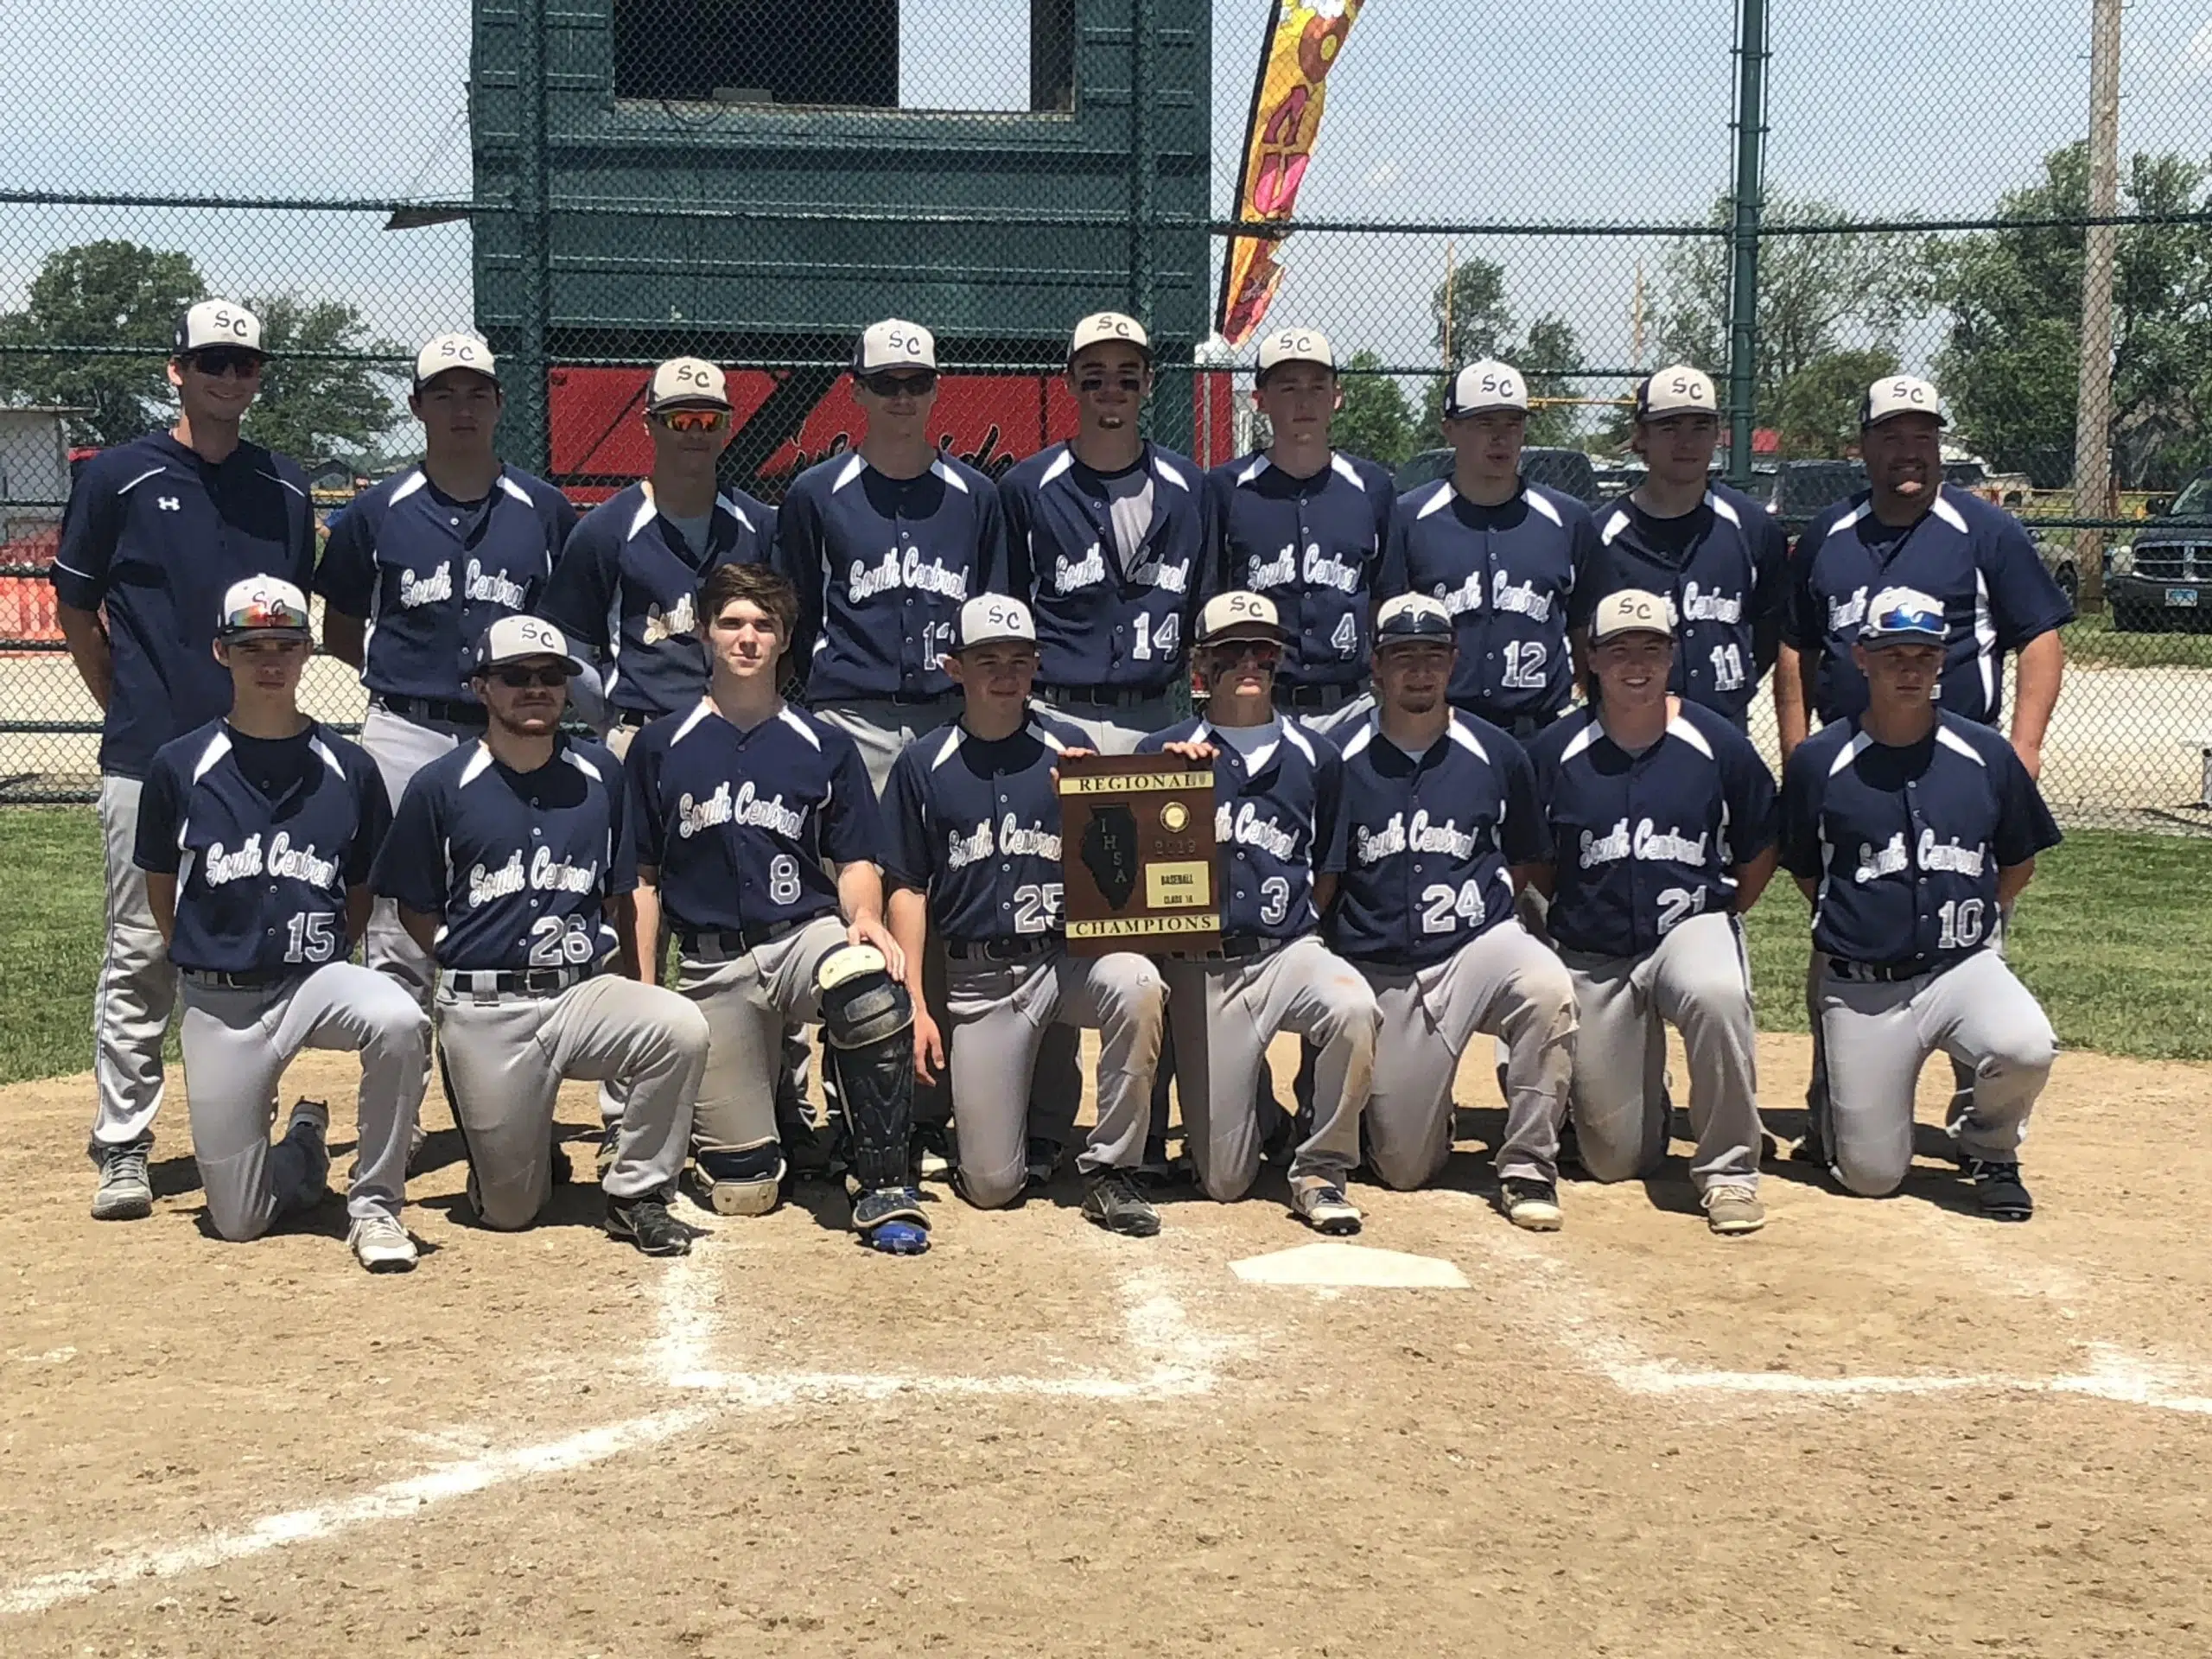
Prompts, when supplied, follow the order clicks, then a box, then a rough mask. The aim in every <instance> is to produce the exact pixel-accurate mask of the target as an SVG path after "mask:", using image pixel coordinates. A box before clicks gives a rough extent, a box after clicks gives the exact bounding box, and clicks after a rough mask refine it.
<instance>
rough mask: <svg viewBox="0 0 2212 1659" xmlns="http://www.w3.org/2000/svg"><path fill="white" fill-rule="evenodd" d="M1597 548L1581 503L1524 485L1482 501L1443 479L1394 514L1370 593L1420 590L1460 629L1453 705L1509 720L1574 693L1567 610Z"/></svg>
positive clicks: (1538, 713)
mask: <svg viewBox="0 0 2212 1659" xmlns="http://www.w3.org/2000/svg"><path fill="white" fill-rule="evenodd" d="M1597 545H1598V531H1597V526H1596V525H1594V524H1592V523H1591V521H1590V514H1589V512H1587V511H1586V509H1585V508H1584V506H1583V505H1582V504H1581V503H1580V501H1577V500H1575V499H1573V497H1572V496H1567V495H1562V494H1560V493H1559V492H1558V491H1557V490H1548V489H1546V488H1545V487H1544V486H1542V485H1541V484H1528V485H1524V486H1522V490H1521V493H1520V494H1518V495H1516V496H1515V497H1514V498H1513V499H1511V500H1510V501H1507V502H1506V503H1504V504H1503V505H1501V506H1495V507H1484V506H1478V505H1476V504H1475V503H1473V502H1472V501H1470V500H1468V499H1467V498H1466V497H1465V496H1463V495H1461V494H1460V493H1459V491H1458V490H1456V489H1454V488H1453V487H1452V480H1450V479H1448V478H1443V479H1439V480H1437V481H1436V482H1435V483H1433V484H1430V485H1427V486H1424V487H1423V488H1421V489H1418V490H1415V491H1414V492H1413V493H1411V494H1409V495H1407V496H1406V497H1404V498H1403V499H1401V500H1400V501H1399V503H1398V505H1397V510H1396V511H1395V512H1394V513H1393V514H1392V515H1391V520H1390V542H1389V548H1388V549H1387V550H1386V551H1385V552H1384V555H1383V576H1382V581H1381V583H1380V586H1379V588H1378V596H1379V597H1381V598H1383V599H1392V598H1395V597H1396V596H1397V595H1398V594H1428V595H1429V596H1430V597H1431V598H1433V599H1437V600H1440V601H1443V604H1444V607H1445V608H1446V610H1448V611H1450V612H1451V613H1452V620H1453V621H1454V622H1456V623H1457V624H1458V625H1459V663H1458V664H1457V665H1456V666H1455V667H1454V668H1453V669H1452V702H1455V703H1457V704H1458V705H1459V707H1460V708H1462V709H1472V710H1474V711H1476V712H1477V713H1479V714H1481V715H1484V717H1485V718H1486V719H1490V720H1492V721H1498V722H1500V723H1509V722H1510V721H1513V720H1516V719H1520V718H1529V717H1535V718H1542V717H1547V716H1549V715H1556V714H1557V713H1558V712H1559V711H1560V709H1564V708H1565V707H1566V706H1567V696H1568V694H1569V693H1570V692H1571V691H1573V681H1574V671H1573V663H1572V662H1571V660H1570V659H1569V658H1568V655H1567V607H1568V606H1569V604H1570V603H1572V601H1573V596H1574V590H1575V588H1576V587H1577V586H1578V585H1579V584H1580V582H1581V580H1582V572H1583V569H1584V568H1585V567H1586V566H1587V565H1588V563H1590V558H1591V556H1592V553H1593V552H1594V551H1595V550H1596V548H1597Z"/></svg>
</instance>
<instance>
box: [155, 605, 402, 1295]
mask: <svg viewBox="0 0 2212 1659" xmlns="http://www.w3.org/2000/svg"><path fill="white" fill-rule="evenodd" d="M314 649H315V641H314V639H313V638H312V636H311V634H310V633H309V631H308V601H307V596H306V595H305V594H302V593H301V592H300V590H299V589H298V588H296V587H294V586H293V585H292V584H291V583H290V582H283V581H280V580H278V579H277V578H276V577H273V576H255V577H250V578H248V579H247V580H246V581H245V582H237V583H234V584H233V585H232V587H231V588H230V590H229V591H228V592H227V593H226V594H224V595H223V604H222V611H221V621H220V622H219V625H218V627H217V632H216V645H215V655H216V657H217V658H218V660H219V661H220V662H221V663H222V664H223V666H224V667H225V668H226V669H227V670H228V671H229V673H230V678H231V683H232V700H231V712H230V715H229V717H228V718H227V719H222V720H213V721H208V722H207V725H205V726H203V727H201V728H200V729H199V730H198V731H196V732H190V733H188V734H186V735H184V736H182V737H181V738H178V739H177V740H176V741H174V742H172V743H168V744H166V745H164V746H163V747H162V748H161V749H160V751H159V752H157V753H156V754H155V756H154V760H153V764H152V766H149V768H148V770H147V773H146V787H145V791H144V792H143V795H141V797H140V798H139V803H138V826H137V864H138V868H140V869H142V870H143V871H144V872H145V875H146V891H147V895H148V898H149V901H150V903H151V905H152V907H153V912H154V922H155V925H156V926H158V927H159V928H160V929H161V931H162V938H163V939H164V940H165V941H167V942H168V955H169V960H170V961H171V962H172V963H175V965H176V967H177V968H178V969H181V972H182V975H183V979H184V1020H183V1027H184V1029H183V1042H184V1076H185V1085H186V1090H185V1091H186V1095H187V1097H188V1103H189V1104H190V1107H191V1110H192V1151H193V1156H194V1158H195V1159H196V1160H198V1162H199V1165H200V1187H201V1190H202V1191H204V1192H206V1193H207V1215H208V1218H209V1219H210V1220H211V1221H212V1222H213V1224H214V1227H215V1230H216V1231H217V1232H218V1233H220V1234H221V1235H222V1236H224V1237H225V1238H228V1239H234V1240H243V1239H249V1238H258V1237H260V1236H261V1235H262V1234H264V1233H265V1232H267V1231H268V1230H269V1228H270V1224H271V1223H273V1222H275V1221H276V1220H277V1218H278V1217H281V1216H283V1215H284V1214H286V1213H288V1212H289V1211H296V1210H301V1209H305V1208H308V1207H309V1206H311V1205H316V1204H319V1203H321V1201H322V1199H323V1198H324V1197H325V1196H326V1194H325V1192H324V1189H323V1178H324V1176H325V1175H326V1174H327V1173H328V1172H329V1168H330V1154H329V1153H328V1151H327V1150H326V1148H325V1146H324V1140H325V1137H326V1135H327V1133H328V1131H329V1128H330V1109H329V1108H328V1107H327V1106H325V1105H323V1104H322V1103H321V1102H320V1101H311V1100H303V1101H302V1102H300V1103H299V1104H298V1105H296V1106H295V1107H294V1108H293V1109H292V1119H291V1122H290V1123H289V1125H288V1126H287V1127H286V1128H285V1132H284V1136H283V1139H282V1140H281V1141H277V1144H276V1147H274V1148H273V1149H272V1148H271V1147H270V1144H269V1126H270V1119H271V1118H272V1117H273V1116H274V1114H275V1110H276V1104H277V1083H278V1081H279V1080H280V1079H281V1078H282V1077H283V1074H284V1068H285V1067H286V1066H288V1065H290V1064H291V1062H292V1057H293V1056H294V1055H296V1054H297V1053H298V1052H300V1050H302V1048H327V1049H340V1050H347V1051H351V1052H356V1053H358V1054H359V1055H360V1057H361V1090H360V1123H361V1129H360V1157H359V1160H357V1161H356V1163H355V1165H354V1171H353V1191H352V1192H351V1193H350V1194H348V1196H347V1198H346V1209H347V1211H349V1212H350V1214H351V1215H352V1217H353V1224H352V1226H351V1227H350V1228H349V1230H347V1232H346V1244H347V1245H348V1246H349V1247H350V1248H351V1249H352V1250H353V1255H354V1257H355V1259H356V1260H358V1261H359V1262H360V1264H361V1265H362V1266H363V1267H365V1268H368V1269H370V1270H371V1271H372V1272H395V1273H404V1272H406V1271H407V1270H408V1269H409V1268H412V1267H413V1266H414V1265H415V1242H414V1240H412V1239H410V1237H408V1236H407V1230H406V1229H405V1228H404V1227H402V1226H401V1225H400V1224H399V1211H400V1206H401V1205H403V1204H404V1203H405V1201H406V1196H407V1195H406V1183H407V1150H408V1146H409V1144H410V1141H412V1139H413V1136H414V1132H415V1116H416V1111H417V1110H418V1109H420V1108H421V1106H422V1103H423V1078H424V1077H425V1075H426V1074H427V1072H428V1070H429V1052H430V1022H429V1020H428V1019H427V1018H425V1017H424V1015H423V1010H422V1009H421V1008H420V1007H416V1004H415V1003H414V1001H412V1000H411V999H410V997H409V996H408V995H407V994H406V992H405V991H404V990H403V989H402V988H400V987H399V986H397V985H395V984H394V983H393V982H391V980H390V979H389V978H386V977H385V976H383V975H381V974H376V973H372V972H371V971H370V970H369V969H366V968H357V967H355V966H354V965H353V963H350V962H348V961H347V960H346V957H347V956H348V955H349V954H351V952H352V950H353V941H354V939H356V938H359V936H360V932H361V930H362V928H363V926H364V925H365V924H366V922H367V920H368V915H369V888H368V880H369V865H370V862H371V861H372V859H374V857H375V856H376V852H377V847H378V843H379V842H381V841H382V839H383V837H384V834H385V828H386V827H387V825H388V824H389V823H390V822H391V807H390V805H389V804H387V802H386V800H385V792H384V784H383V782H382V780H381V779H378V776H377V771H376V766H375V765H374V763H373V762H372V761H371V760H370V759H369V757H368V756H367V755H365V754H364V753H362V752H361V751H360V750H359V749H358V748H356V747H354V746H353V744H351V743H349V742H347V741H346V740H345V739H344V738H342V737H340V736H339V735H338V734H336V733H335V732H332V731H329V730H327V729H326V728H324V727H322V726H321V725H320V724H318V723H317V722H316V721H312V720H310V719H308V717H307V716H306V715H303V714H302V713H301V712H300V704H299V690H300V676H301V674H302V672H303V671H305V670H306V668H307V665H308V655H309V653H311V652H313V651H314Z"/></svg>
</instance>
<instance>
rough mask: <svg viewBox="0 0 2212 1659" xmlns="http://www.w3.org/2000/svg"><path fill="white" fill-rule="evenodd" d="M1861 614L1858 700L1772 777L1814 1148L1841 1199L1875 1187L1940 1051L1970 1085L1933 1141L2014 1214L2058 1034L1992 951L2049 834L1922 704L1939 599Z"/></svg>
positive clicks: (1945, 664)
mask: <svg viewBox="0 0 2212 1659" xmlns="http://www.w3.org/2000/svg"><path fill="white" fill-rule="evenodd" d="M1865 608H1866V614H1865V616H1864V617H1863V618H1862V619H1861V620H1860V621H1859V625H1858V626H1859V641H1858V644H1857V645H1856V646H1855V648H1854V649H1853V652H1852V669H1853V676H1854V681H1855V683H1857V684H1858V685H1859V686H1860V687H1862V688H1863V691H1864V696H1865V700H1866V701H1865V706H1864V707H1863V708H1861V709H1858V710H1857V711H1855V712H1854V713H1852V714H1849V715H1842V716H1840V718H1838V719H1837V720H1836V721H1834V723H1833V724H1830V725H1827V726H1825V727H1823V728H1821V731H1820V733H1819V734H1818V735H1816V736H1815V737H1812V738H1809V739H1808V740H1807V741H1804V742H1803V743H1801V744H1800V745H1798V747H1797V748H1796V752H1795V753H1792V754H1791V755H1790V757H1789V764H1788V766H1786V767H1785V768H1784V769H1783V787H1782V859H1783V863H1784V864H1786V865H1787V866H1788V867H1789V873H1790V874H1792V875H1793V876H1795V877H1796V879H1797V885H1798V886H1799V887H1802V888H1803V889H1804V891H1805V895H1806V897H1807V898H1808V899H1811V900H1812V903H1813V949H1814V952H1815V960H1816V961H1817V962H1818V963H1820V992H1819V1010H1820V1020H1821V1030H1822V1032H1823V1033H1824V1038H1825V1043H1826V1047H1827V1095H1826V1099H1825V1106H1826V1122H1824V1123H1822V1124H1821V1128H1820V1134H1819V1144H1821V1146H1823V1147H1826V1148H1827V1153H1828V1158H1829V1167H1830V1169H1831V1171H1832V1172H1833V1173H1834V1176H1835V1178H1836V1179H1837V1180H1839V1181H1840V1182H1841V1183H1842V1184H1843V1185H1845V1186H1846V1187H1847V1188H1848V1189H1849V1190H1850V1191H1852V1192H1857V1193H1859V1194H1862V1195H1864V1196H1866V1197H1869V1198H1878V1197H1881V1196H1882V1195H1884V1194H1885V1193H1889V1192H1895V1191H1896V1190H1897V1186H1898V1185H1899V1184H1900V1183H1901V1182H1903V1180H1904V1177H1905V1172H1906V1170H1907V1168H1908V1167H1909V1166H1910V1163H1911V1161H1912V1123H1913V1114H1912V1096H1913V1087H1914V1084H1915V1083H1916V1080H1917V1079H1918V1077H1919V1076H1920V1068H1921V1066H1922V1065H1923V1064H1924V1063H1925V1062H1926V1060H1927V1058H1928V1057H1929V1055H1930V1054H1931V1053H1933V1052H1936V1050H1938V1049H1941V1050H1942V1051H1943V1052H1945V1053H1948V1054H1949V1055H1950V1056H1951V1057H1952V1058H1954V1059H1955V1061H1957V1062H1958V1063H1960V1064H1961V1065H1964V1066H1966V1067H1967V1068H1968V1069H1969V1071H1970V1072H1971V1074H1972V1077H1973V1088H1972V1094H1971V1098H1970V1100H1969V1102H1968V1104H1967V1110H1966V1111H1965V1112H1964V1113H1963V1114H1961V1115H1959V1116H1956V1117H1955V1118H1954V1120H1953V1121H1952V1122H1951V1124H1950V1130H1951V1134H1952V1135H1953V1137H1954V1138H1955V1140H1956V1141H1957V1142H1958V1148H1959V1152H1960V1154H1961V1158H1962V1160H1964V1162H1965V1165H1966V1167H1967V1173H1968V1174H1969V1175H1970V1176H1971V1177H1972V1179H1973V1180H1974V1190H1975V1195H1976V1197H1977V1198H1979V1200H1980V1205H1981V1212H1982V1214H1984V1215H1985V1216H1987V1217H1991V1218H1992V1219H1993V1220H1997V1221H2025V1220H2027V1219H2028V1217H2030V1216H2031V1215H2033V1214H2034V1213H2035V1206H2034V1204H2033V1201H2032V1200H2031V1198H2029V1196H2028V1190H2027V1188H2026V1187H2025V1186H2024V1185H2022V1184H2021V1180H2020V1166H2019V1147H2020V1140H2021V1136H2022V1135H2023V1134H2024V1132H2025V1130H2026V1128H2027V1122H2028V1115H2029V1113H2030V1112H2031V1111H2032V1110H2033V1109H2034V1107H2035V1103H2036V1098H2037V1096H2038V1095H2040V1094H2041V1093H2042V1092H2043V1087H2044V1084H2045V1083H2046V1082H2047V1081H2048V1080H2049V1078H2050V1067H2051V1062H2052V1059H2053V1058H2054V1057H2055V1055H2056V1051H2057V1041H2056V1038H2055V1037H2054V1036H2053V1035H2052V1034H2051V1029H2050V1020H2048V1019H2046V1018H2045V1017H2044V1012H2043V1010H2042V1008H2040V1007H2037V1003H2036V1000H2035V998H2034V997H2033V996H2032V995H2030V994H2029V992H2028V990H2027V988H2025V987H2024V986H2023V985H2022V984H2021V983H2020V982H2019V981H2018V979H2016V978H2015V977H2013V975H2012V969H2009V968H2007V967H2006V966H2005V959H2004V957H2003V956H2002V955H2001V954H2000V953H1999V951H1998V950H1997V949H1996V948H1995V945H1996V938H1997V935H1998V933H1999V930H2000V928H2001V927H2002V925H2003V918H2004V915H2005V912H2006V910H2007V909H2008V908H2009V907H2010V906H2011V905H2012V901H2013V900H2014V899H2017V898H2018V897H2019V895H2020V892H2021V890H2022V889H2023V888H2024V887H2026V886H2027V885H2028V880H2029V878H2030V877H2031V876H2032V875H2033V874H2035V861H2036V855H2037V854H2038V853H2040V852H2042V851H2043V850H2044V849H2045V848H2048V847H2056V845H2057V844H2058V840H2059V835H2058V826H2057V825H2056V824H2055V823H2052V822H2051V817H2050V810H2049V809H2048V808H2046V807H2045V806H2044V802H2043V797H2042V796H2041V795H2040V794H2039V793H2038V792H2037V789H2036V785H2035V779H2033V778H2032V777H2031V775H2030V773H2029V770H2028V766H2027V763H2026V762H2025V761H2024V760H2022V759H2021V757H2020V754H2019V753H2018V750H2017V749H2015V748H2014V747H2012V745H2010V744H2008V743H2006V742H2005V741H2004V740H2003V739H2002V738H2000V737H1999V736H1998V735H1997V734H1996V733H1995V732H1993V731H1992V730H1991V729H1990V728H1988V726H1987V725H1986V724H1984V723H1983V722H1981V721H1975V720H1972V719H1967V718H1965V717H1963V716H1961V715H1958V714H1956V713H1954V712H1953V711H1952V710H1950V709H1944V708H1941V707H1939V706H1938V696H1937V691H1938V688H1939V687H1940V686H1941V685H1942V684H1943V683H1944V682H1945V681H1946V680H1947V679H1948V677H1950V675H1951V673H1952V671H1953V669H1952V664H1953V663H1954V661H1955V643H1954V639H1953V630H1954V628H1955V621H1954V620H1953V619H1952V617H1951V615H1950V614H1949V611H1948V607H1947V606H1946V604H1945V603H1944V602H1943V601H1942V600H1941V599H1939V598H1937V597H1936V595H1935V594H1932V593H1928V592H1925V591H1922V590H1918V589H1915V588H1904V587H1891V588H1880V589H1878V590H1877V591H1876V592H1875V593H1874V594H1873V595H1872V597H1871V598H1870V599H1869V600H1867V601H1866V607H1865Z"/></svg>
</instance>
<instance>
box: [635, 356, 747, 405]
mask: <svg viewBox="0 0 2212 1659" xmlns="http://www.w3.org/2000/svg"><path fill="white" fill-rule="evenodd" d="M687 405H688V406H690V407H692V408H697V409H728V407H729V377H728V375H726V374H724V373H723V372H721V370H720V369H718V368H716V367H715V365H713V364H711V363H709V362H708V361H707V360H706V359H704V358H701V357H671V358H670V359H668V361H667V362H665V363H664V364H662V365H660V366H659V367H658V368H657V369H655V370H654V371H653V378H652V385H650V386H649V387H648V388H647V389H646V391H645V408H646V410H647V411H648V412H657V411H658V410H664V409H677V408H682V407H684V406H687Z"/></svg>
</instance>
